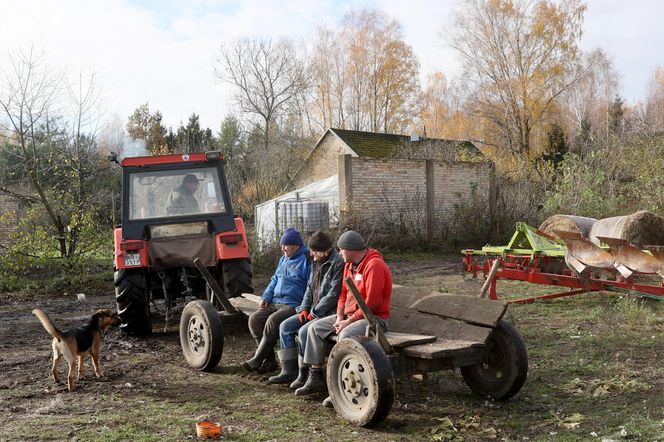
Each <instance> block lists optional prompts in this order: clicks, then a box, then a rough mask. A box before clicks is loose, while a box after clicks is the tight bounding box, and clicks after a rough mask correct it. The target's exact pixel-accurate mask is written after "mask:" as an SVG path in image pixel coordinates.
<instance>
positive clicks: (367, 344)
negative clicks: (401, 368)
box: [327, 336, 394, 427]
mask: <svg viewBox="0 0 664 442" xmlns="http://www.w3.org/2000/svg"><path fill="white" fill-rule="evenodd" d="M327 388H328V392H329V393H330V398H331V399H332V403H333V404H334V408H335V409H336V411H337V414H338V415H339V416H341V417H342V418H344V419H346V420H347V421H349V422H351V423H352V424H354V425H358V426H361V427H367V426H370V425H374V424H377V423H378V422H380V421H382V420H383V419H385V417H386V416H387V414H388V413H389V412H390V409H391V408H392V403H393V402H394V374H393V372H392V365H391V364H390V360H389V358H388V357H387V355H386V354H385V352H384V351H383V349H382V348H381V346H380V345H378V343H377V342H375V341H374V340H372V339H369V338H367V337H365V336H353V337H349V338H345V339H342V340H341V341H339V342H338V343H337V344H336V345H335V346H334V348H332V352H330V356H329V359H328V361H327Z"/></svg>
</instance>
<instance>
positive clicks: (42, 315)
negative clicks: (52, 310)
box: [32, 308, 63, 339]
mask: <svg viewBox="0 0 664 442" xmlns="http://www.w3.org/2000/svg"><path fill="white" fill-rule="evenodd" d="M32 313H33V314H34V315H35V316H36V317H37V318H38V319H39V320H40V321H41V323H42V325H43V326H44V328H45V329H46V331H47V332H48V333H49V334H50V335H51V336H53V337H54V338H56V339H62V336H63V334H62V332H61V331H60V330H58V329H57V328H55V325H53V323H52V322H51V319H50V318H49V317H48V315H47V314H46V312H44V310H42V309H39V308H36V309H34V310H33V311H32Z"/></svg>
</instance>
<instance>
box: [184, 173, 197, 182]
mask: <svg viewBox="0 0 664 442" xmlns="http://www.w3.org/2000/svg"><path fill="white" fill-rule="evenodd" d="M182 182H183V183H197V182H198V178H196V175H194V174H193V173H188V174H186V175H185V176H184V178H183V179H182Z"/></svg>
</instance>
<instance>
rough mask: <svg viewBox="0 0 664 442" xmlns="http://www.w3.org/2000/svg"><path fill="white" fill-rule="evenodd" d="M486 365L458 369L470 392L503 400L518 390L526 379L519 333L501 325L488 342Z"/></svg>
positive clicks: (501, 323) (509, 324) (525, 359)
mask: <svg viewBox="0 0 664 442" xmlns="http://www.w3.org/2000/svg"><path fill="white" fill-rule="evenodd" d="M486 352H487V353H486V357H485V362H483V363H481V364H476V365H470V366H466V367H461V374H462V375H463V379H464V381H466V384H468V386H469V387H470V389H471V390H472V391H473V392H474V393H476V394H478V395H480V396H482V397H486V398H491V399H498V400H506V399H509V398H511V397H512V396H514V395H515V394H517V393H518V392H519V390H521V387H523V384H524V383H525V382H526V377H528V352H527V350H526V345H525V344H524V342H523V338H522V337H521V334H520V333H519V331H518V330H517V329H516V327H514V325H512V324H511V323H509V322H507V321H500V322H499V323H498V326H497V327H496V328H495V329H494V330H493V332H492V333H491V335H490V336H489V339H488V340H487V346H486Z"/></svg>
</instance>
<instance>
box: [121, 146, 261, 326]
mask: <svg viewBox="0 0 664 442" xmlns="http://www.w3.org/2000/svg"><path fill="white" fill-rule="evenodd" d="M109 159H112V160H115V156H114V155H113V154H112V155H111V157H109ZM120 165H121V166H122V225H121V227H117V228H116V229H115V235H114V246H115V261H114V266H115V278H114V279H115V299H116V302H117V305H118V315H119V317H120V320H121V325H120V327H121V329H122V330H123V331H124V332H126V333H128V334H134V335H146V334H149V333H150V332H151V330H152V325H151V320H150V305H151V303H152V302H153V301H155V300H157V299H163V300H164V305H165V306H166V312H167V316H168V312H169V308H170V306H173V305H175V304H176V303H177V300H178V299H180V298H186V297H195V298H203V297H205V296H206V291H208V290H209V288H208V284H206V280H205V278H204V276H203V275H202V273H201V271H199V269H198V268H197V266H196V265H194V262H193V261H194V259H195V258H198V259H199V261H197V262H198V265H201V264H202V265H204V266H205V269H207V270H208V271H209V273H210V274H212V276H213V277H214V279H215V280H216V282H217V283H218V285H219V286H220V287H221V288H222V290H223V291H224V293H225V295H226V296H227V297H235V296H239V295H240V294H242V293H245V292H246V293H253V288H252V281H251V278H252V271H251V261H250V258H249V244H248V242H247V235H246V233H245V228H244V223H243V221H242V219H240V218H236V217H235V216H234V215H233V209H232V206H231V199H230V196H229V192H228V186H227V184H226V178H225V175H224V160H223V157H222V156H221V155H220V153H219V152H207V153H191V154H174V155H159V156H147V157H133V158H125V159H124V160H122V162H120ZM205 269H204V270H205ZM212 298H213V297H212V296H210V299H212Z"/></svg>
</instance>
